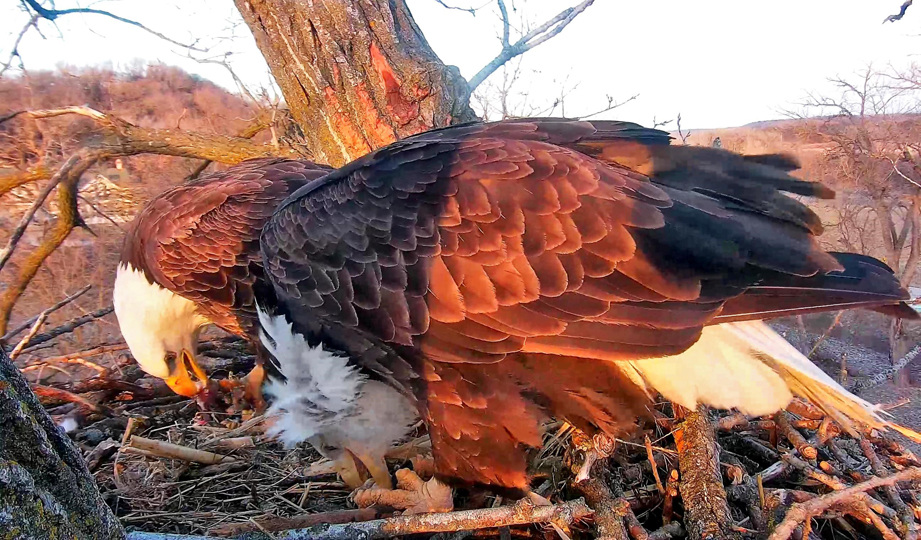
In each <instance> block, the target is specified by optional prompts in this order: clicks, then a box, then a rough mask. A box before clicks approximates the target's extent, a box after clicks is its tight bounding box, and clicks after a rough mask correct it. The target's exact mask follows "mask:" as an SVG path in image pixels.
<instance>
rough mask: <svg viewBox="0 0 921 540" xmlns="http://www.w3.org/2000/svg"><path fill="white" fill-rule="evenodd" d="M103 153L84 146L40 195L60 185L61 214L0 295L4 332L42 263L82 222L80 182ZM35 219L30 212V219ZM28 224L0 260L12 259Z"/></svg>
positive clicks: (24, 223)
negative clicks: (78, 206)
mask: <svg viewBox="0 0 921 540" xmlns="http://www.w3.org/2000/svg"><path fill="white" fill-rule="evenodd" d="M99 156H100V152H99V151H98V150H88V149H83V150H81V151H80V152H77V153H76V154H74V155H73V156H71V157H70V159H68V160H67V162H65V164H64V166H63V167H61V169H60V170H59V171H58V172H57V173H55V175H54V177H53V178H52V179H51V181H50V182H49V184H48V186H45V189H44V190H43V192H44V197H40V199H41V200H44V198H46V197H47V196H48V193H50V192H51V189H52V188H54V187H55V186H58V210H59V216H58V219H57V222H55V224H54V227H53V228H52V230H51V231H50V232H49V234H47V235H45V238H44V239H43V240H42V243H41V244H40V245H39V246H38V247H37V248H36V249H35V250H34V251H33V252H32V253H30V254H29V256H28V257H26V259H25V260H24V261H23V263H22V266H21V268H20V270H19V275H18V276H17V277H16V278H15V279H14V280H13V281H11V282H10V283H9V285H8V286H7V288H6V290H5V291H4V292H3V295H2V296H0V332H3V333H6V327H7V324H8V323H9V320H10V314H11V313H12V312H13V306H15V305H16V302H17V301H18V300H19V297H20V296H22V293H23V292H25V290H26V287H27V286H28V285H29V283H30V282H31V281H32V278H34V277H35V274H36V273H38V269H39V268H40V267H41V265H42V263H43V262H45V259H46V258H48V256H49V255H51V254H52V253H53V252H54V250H56V249H57V248H58V246H60V245H61V244H63V243H64V240H66V239H67V237H68V236H69V235H70V232H71V231H72V230H73V229H74V227H76V226H78V225H79V224H80V223H81V222H82V219H81V218H80V215H79V213H78V212H77V184H78V183H79V182H80V176H82V175H83V173H84V172H86V170H87V169H89V168H90V167H91V166H92V165H93V164H94V163H96V160H97V159H99ZM39 206H41V203H40V202H39V201H36V203H35V204H33V205H32V208H30V211H31V214H32V215H34V214H35V212H34V210H37V209H38V207H39ZM31 219H32V217H31V215H30V216H29V220H31ZM27 226H28V221H25V217H24V218H23V220H22V221H20V223H19V226H17V228H16V231H15V232H14V236H13V237H11V238H10V242H9V243H7V246H6V247H5V248H4V250H3V253H2V258H0V262H3V263H6V261H8V260H9V257H10V255H12V253H13V250H14V249H15V247H16V244H17V243H18V242H19V239H20V238H22V234H23V232H24V231H25V228H26V227H27Z"/></svg>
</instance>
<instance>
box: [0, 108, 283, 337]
mask: <svg viewBox="0 0 921 540" xmlns="http://www.w3.org/2000/svg"><path fill="white" fill-rule="evenodd" d="M65 114H76V115H80V116H85V117H88V118H91V119H93V120H94V121H95V122H96V123H97V124H99V126H100V130H99V133H98V134H97V136H95V137H94V138H93V139H92V141H91V142H90V143H89V146H87V147H85V148H83V149H82V150H80V151H79V152H77V153H76V154H74V155H73V156H71V157H70V158H69V159H68V160H67V161H66V162H65V163H64V165H63V166H62V167H61V168H60V169H59V170H58V172H57V173H55V175H54V176H53V177H52V179H51V180H50V181H49V183H48V185H46V186H45V188H44V189H43V190H42V192H41V193H40V195H39V197H38V200H36V201H35V203H34V204H33V205H32V207H31V208H30V209H29V211H28V212H27V213H26V215H25V216H23V219H22V220H21V221H20V223H19V226H17V228H16V230H15V231H14V233H13V236H11V237H10V241H9V242H8V243H7V246H6V247H5V248H4V250H3V251H2V252H0V269H2V268H3V266H4V265H5V264H6V262H8V261H9V258H10V257H11V256H12V253H13V251H14V250H15V249H16V245H17V244H18V243H19V241H20V239H21V238H22V235H23V234H24V232H25V229H26V227H28V224H29V222H30V221H31V220H32V218H33V217H34V215H35V213H36V212H37V211H38V209H39V208H40V207H41V205H42V202H43V201H44V199H46V198H47V196H48V194H49V193H50V192H51V191H52V190H53V189H54V188H55V187H57V192H58V209H59V216H58V219H57V221H56V222H55V225H54V227H53V229H52V230H51V231H50V232H49V234H48V235H46V237H45V238H44V239H43V240H42V243H41V244H40V245H39V246H38V247H37V248H36V249H35V250H34V251H33V252H32V253H30V254H29V255H28V257H26V259H25V260H24V261H23V263H22V266H21V267H20V270H19V275H18V276H17V277H16V278H15V279H14V280H12V281H11V282H10V284H9V286H8V287H7V288H6V290H5V291H4V293H3V295H2V296H0V333H5V332H6V326H7V324H8V323H9V317H10V314H11V313H12V310H13V306H14V305H15V303H16V302H17V301H18V300H19V298H20V296H22V294H23V293H24V292H25V289H26V287H27V286H28V285H29V283H30V282H31V281H32V278H34V277H35V274H36V273H37V272H38V269H39V268H40V267H41V265H42V263H43V262H44V261H45V259H46V258H47V257H48V256H49V255H51V253H53V252H54V251H55V250H56V249H57V248H58V247H59V246H60V245H61V244H63V243H64V240H66V238H67V236H68V235H69V234H70V232H71V231H72V230H73V228H74V227H77V226H85V224H84V223H83V220H82V219H81V218H80V215H79V213H78V210H77V189H78V184H79V181H80V177H81V176H82V174H83V173H85V172H86V171H87V170H88V169H89V168H90V167H91V166H93V164H95V163H96V162H97V161H98V160H100V159H106V158H110V157H116V156H127V155H135V154H145V153H153V154H161V155H170V156H178V157H191V158H200V159H206V160H212V161H219V162H223V163H230V164H235V163H239V162H240V161H243V160H245V159H250V158H255V157H264V156H272V155H296V154H297V152H296V151H295V150H294V149H293V148H290V147H287V148H284V149H281V148H278V147H276V146H272V145H260V144H255V143H253V142H252V141H250V140H247V139H242V138H239V137H228V136H224V135H206V134H202V133H193V132H187V131H180V130H169V129H149V128H143V127H139V126H135V125H133V124H130V123H128V122H126V121H124V120H122V119H120V118H118V117H115V116H111V115H108V114H105V113H101V112H99V111H96V110H94V109H90V108H88V107H64V108H60V109H48V110H38V111H18V112H16V113H13V114H10V115H7V116H6V117H4V118H2V119H0V124H2V123H3V122H6V121H10V120H11V119H13V118H15V117H17V116H29V117H31V118H51V117H55V116H61V115H65ZM91 232H92V231H91Z"/></svg>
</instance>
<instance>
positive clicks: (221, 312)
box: [116, 158, 330, 394]
mask: <svg viewBox="0 0 921 540" xmlns="http://www.w3.org/2000/svg"><path fill="white" fill-rule="evenodd" d="M329 171H330V169H329V168H328V167H324V166H322V165H316V164H313V163H309V162H299V161H290V160H282V159H277V158H267V159H256V160H251V161H248V162H246V163H245V164H243V165H239V166H237V167H234V168H232V169H229V170H227V171H222V172H216V173H211V174H207V175H204V176H202V177H201V178H199V179H197V180H193V181H190V182H186V183H184V184H181V185H179V186H176V187H173V188H171V189H168V190H167V191H165V192H164V193H162V194H160V195H158V196H157V197H155V198H154V199H153V200H151V201H150V202H149V203H148V204H147V205H146V206H145V207H144V208H143V209H142V210H141V211H140V212H139V213H138V215H137V217H136V218H135V220H134V222H133V223H132V225H131V228H130V229H129V231H128V233H127V235H126V238H125V242H124V246H123V249H122V254H121V260H120V264H119V277H118V278H117V280H116V313H117V315H118V318H119V323H120V325H121V327H122V332H123V334H125V338H126V340H127V341H128V344H129V346H131V349H132V353H133V354H134V356H135V357H136V358H137V359H138V361H139V362H140V364H141V366H142V367H143V368H144V369H146V370H148V371H149V372H151V373H155V374H158V375H159V376H164V375H163V370H166V371H173V370H174V368H175V366H174V365H169V366H167V367H163V366H165V365H166V364H168V363H174V362H177V360H176V358H175V357H176V356H177V355H179V354H180V352H181V351H180V350H175V349H177V348H178V347H177V346H176V345H175V344H176V343H182V344H184V345H188V346H190V347H191V350H187V352H188V354H189V358H190V360H189V361H190V362H192V363H193V364H194V356H195V350H194V346H195V343H194V341H195V340H196V339H197V328H198V327H199V326H200V324H202V323H213V324H216V325H217V326H220V327H221V328H223V329H224V330H226V331H228V332H231V333H233V334H236V335H238V336H242V337H244V338H246V339H247V340H249V341H250V342H251V343H252V344H253V345H254V346H256V348H257V360H259V361H261V360H262V359H263V356H264V355H263V354H262V351H261V347H260V346H259V339H258V320H257V317H256V304H255V299H256V295H257V294H261V295H263V296H265V295H269V296H270V297H271V296H272V294H271V293H272V288H271V286H267V285H266V283H265V282H264V272H263V269H262V262H261V254H260V252H259V243H258V240H259V233H260V231H261V229H262V225H263V224H264V223H265V221H266V220H267V219H268V218H269V217H270V216H271V215H272V212H273V211H274V210H275V208H276V207H277V206H278V204H279V203H280V202H281V201H282V200H284V199H285V197H287V196H288V195H290V194H291V193H293V192H294V191H295V190H296V189H298V188H299V187H301V186H303V185H305V184H306V183H307V182H309V181H310V180H313V179H316V178H319V177H321V176H323V175H324V174H326V173H328V172H329ZM128 269H131V270H135V271H139V272H140V273H142V274H143V276H144V278H146V281H147V283H148V284H150V285H151V288H149V289H146V288H144V287H138V286H137V284H134V285H129V284H126V281H125V279H124V278H123V276H122V274H123V272H125V271H126V270H128ZM157 288H162V289H165V290H167V291H170V292H172V293H174V294H175V295H177V296H179V297H181V298H184V299H187V300H189V301H191V302H192V303H193V304H194V314H193V313H187V312H183V315H184V316H188V317H193V316H194V317H195V320H194V321H187V324H186V321H181V320H180V321H177V324H175V325H173V326H170V325H169V324H168V323H170V322H172V321H163V322H162V323H161V322H160V321H158V320H157V319H158V318H159V317H164V318H169V317H176V318H178V319H182V317H177V316H176V314H175V313H174V312H165V313H156V312H155V310H156V309H157V308H162V306H159V305H157V304H152V303H148V298H145V296H147V297H149V296H150V294H148V293H150V291H156V290H157ZM120 291H121V295H119V292H120ZM151 302H152V301H151ZM148 307H149V308H150V310H149V311H148V310H147V309H146V308H148ZM193 332H194V333H195V336H178V335H170V334H179V333H186V334H189V333H193ZM158 333H159V335H158ZM186 338H188V339H186ZM160 345H162V347H161V346H160ZM152 350H153V351H156V352H152ZM151 355H153V356H151ZM179 363H180V364H181V362H179ZM195 367H196V368H197V366H195ZM174 375H175V374H174ZM183 376H184V373H183ZM164 378H166V377H165V376H164ZM167 380H168V381H171V380H172V379H169V378H168V379H167ZM174 390H176V391H177V392H182V393H185V394H191V393H194V391H195V389H194V388H193V387H192V386H191V385H189V384H185V385H182V384H179V383H177V384H176V385H175V386H174Z"/></svg>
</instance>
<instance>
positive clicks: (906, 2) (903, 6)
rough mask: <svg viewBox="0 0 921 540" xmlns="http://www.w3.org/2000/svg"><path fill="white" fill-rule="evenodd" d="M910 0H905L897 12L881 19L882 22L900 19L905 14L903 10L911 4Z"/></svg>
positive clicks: (906, 9)
mask: <svg viewBox="0 0 921 540" xmlns="http://www.w3.org/2000/svg"><path fill="white" fill-rule="evenodd" d="M911 2H912V0H905V3H903V4H902V7H901V8H900V9H899V12H898V13H896V14H895V15H890V16H888V17H886V18H885V19H883V24H886V23H887V22H895V21H900V20H902V17H904V16H905V12H906V11H908V6H910V5H911Z"/></svg>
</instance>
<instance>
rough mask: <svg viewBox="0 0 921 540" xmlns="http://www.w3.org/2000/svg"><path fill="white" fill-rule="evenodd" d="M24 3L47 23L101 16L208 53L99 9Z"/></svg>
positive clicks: (170, 41)
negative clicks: (67, 17)
mask: <svg viewBox="0 0 921 540" xmlns="http://www.w3.org/2000/svg"><path fill="white" fill-rule="evenodd" d="M25 2H26V3H27V4H29V7H31V8H32V9H33V10H35V13H36V14H37V15H39V16H40V17H42V18H43V19H47V20H49V21H54V20H55V19H57V18H58V17H60V16H62V15H70V14H71V13H85V14H89V15H102V16H104V17H109V18H110V19H115V20H116V21H119V22H123V23H125V24H130V25H131V26H134V27H135V28H140V29H141V30H143V31H145V32H147V33H149V34H152V35H154V36H157V37H158V38H160V39H162V40H164V41H166V42H169V43H172V44H173V45H178V46H180V47H184V48H186V49H191V50H193V51H198V52H208V49H202V48H199V47H196V46H195V45H194V42H193V43H181V42H179V41H176V40H174V39H171V38H168V37H166V36H165V35H163V34H161V33H160V32H157V31H155V30H151V29H150V28H148V27H146V26H144V25H143V24H141V23H139V22H137V21H133V20H131V19H126V18H125V17H121V16H118V15H115V14H114V13H110V12H108V11H103V10H101V9H93V8H71V9H48V8H46V7H44V6H42V5H41V4H39V3H38V2H37V1H36V0H25Z"/></svg>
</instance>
